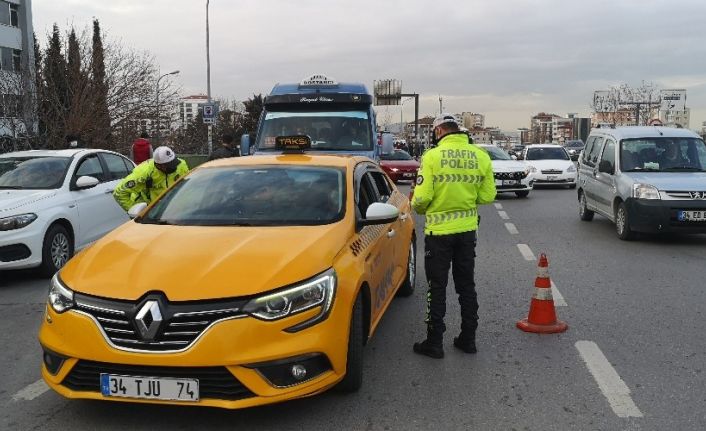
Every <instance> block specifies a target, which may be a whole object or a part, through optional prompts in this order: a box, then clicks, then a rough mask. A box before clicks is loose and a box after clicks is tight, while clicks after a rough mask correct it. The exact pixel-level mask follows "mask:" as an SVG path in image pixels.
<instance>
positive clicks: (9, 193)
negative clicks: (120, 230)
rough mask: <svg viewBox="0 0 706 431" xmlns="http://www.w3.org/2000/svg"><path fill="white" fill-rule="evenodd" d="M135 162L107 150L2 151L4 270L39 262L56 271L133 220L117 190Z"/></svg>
mask: <svg viewBox="0 0 706 431" xmlns="http://www.w3.org/2000/svg"><path fill="white" fill-rule="evenodd" d="M134 167H135V164H134V163H133V162H132V161H131V160H129V159H128V158H126V157H124V156H122V155H120V154H117V153H113V152H110V151H102V150H86V149H76V150H46V151H43V150H35V151H22V152H14V153H6V154H2V155H0V270H3V269H19V268H31V267H36V266H39V267H40V269H41V271H42V273H43V274H45V275H51V274H53V273H55V272H56V271H57V270H58V269H59V268H61V267H62V266H63V265H64V264H65V263H66V261H68V260H69V258H71V256H73V254H74V251H75V250H80V249H82V248H84V247H86V246H87V245H89V244H90V243H92V242H94V241H96V240H97V239H99V238H100V237H102V236H103V235H105V234H106V233H108V232H110V231H111V230H113V229H114V228H116V227H117V226H118V225H120V224H122V223H124V222H125V221H127V220H128V216H127V214H126V213H125V211H124V210H123V209H122V208H120V206H119V205H118V204H117V203H116V202H115V200H114V199H113V195H112V193H113V189H114V188H115V186H116V185H117V183H118V181H119V180H120V179H121V178H123V177H124V176H126V175H127V174H128V173H129V172H131V171H132V169H133V168H134Z"/></svg>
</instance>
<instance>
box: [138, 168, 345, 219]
mask: <svg viewBox="0 0 706 431" xmlns="http://www.w3.org/2000/svg"><path fill="white" fill-rule="evenodd" d="M345 185H346V179H345V171H344V170H343V169H339V168H334V167H302V166H293V165H276V166H255V167H253V166H228V167H218V168H205V169H200V170H197V171H195V172H193V173H192V174H191V175H189V176H188V177H187V178H185V179H184V180H183V181H181V182H180V183H179V184H177V185H176V186H175V187H174V188H172V189H170V190H169V191H167V192H166V193H165V194H164V195H162V196H161V197H160V199H159V201H158V202H157V203H156V204H155V205H154V206H153V207H152V208H151V209H150V210H149V211H148V212H147V214H145V216H144V217H142V218H140V219H139V220H138V222H139V223H148V224H170V225H171V224H174V225H187V226H301V225H304V226H306V225H324V224H329V223H333V222H336V221H338V220H340V219H342V218H343V215H344V213H345V207H346V205H345V202H346V200H345V190H346V186H345Z"/></svg>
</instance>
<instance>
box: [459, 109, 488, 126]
mask: <svg viewBox="0 0 706 431" xmlns="http://www.w3.org/2000/svg"><path fill="white" fill-rule="evenodd" d="M459 124H461V125H462V126H463V127H465V128H466V129H473V128H476V127H480V128H483V127H485V115H483V114H476V113H474V112H462V113H461V123H459Z"/></svg>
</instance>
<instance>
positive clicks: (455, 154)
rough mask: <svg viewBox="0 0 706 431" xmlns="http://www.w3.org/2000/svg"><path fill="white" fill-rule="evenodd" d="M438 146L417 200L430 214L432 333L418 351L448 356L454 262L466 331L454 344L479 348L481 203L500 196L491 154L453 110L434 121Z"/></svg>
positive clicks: (425, 162)
mask: <svg viewBox="0 0 706 431" xmlns="http://www.w3.org/2000/svg"><path fill="white" fill-rule="evenodd" d="M433 133H434V139H435V140H436V141H438V145H437V146H436V147H435V148H432V149H430V150H428V151H427V152H426V153H424V155H423V156H422V161H421V167H420V168H419V174H418V176H417V185H416V187H415V188H414V198H413V200H412V205H413V207H414V209H415V211H416V212H417V213H419V214H423V215H424V216H425V226H424V235H425V236H424V250H425V253H424V271H425V273H426V278H427V282H428V284H429V290H428V293H427V315H426V320H425V322H426V324H427V338H426V340H424V341H422V342H420V343H415V344H414V351H415V352H416V353H419V354H422V355H427V356H430V357H433V358H443V357H444V349H443V334H444V331H445V330H446V326H445V325H444V315H445V314H446V285H447V283H448V275H449V268H450V267H451V268H452V274H453V281H454V286H455V288H456V293H458V301H459V303H460V304H461V332H460V334H459V335H458V337H455V338H454V346H456V347H457V348H459V349H461V350H462V351H464V352H467V353H475V352H476V344H475V336H476V328H477V327H478V300H477V298H476V289H475V282H474V276H473V273H474V268H475V255H476V252H475V248H476V230H477V229H478V211H477V207H478V205H482V204H489V203H491V202H493V201H494V200H495V194H496V190H495V179H494V177H493V168H492V165H491V162H490V157H489V156H488V154H487V153H486V152H485V151H484V150H483V149H481V148H478V147H476V146H475V145H470V144H469V141H468V135H467V134H466V133H464V132H461V131H460V129H459V126H458V124H457V123H456V119H455V118H454V116H453V115H451V114H442V115H440V116H438V117H436V119H434V123H433Z"/></svg>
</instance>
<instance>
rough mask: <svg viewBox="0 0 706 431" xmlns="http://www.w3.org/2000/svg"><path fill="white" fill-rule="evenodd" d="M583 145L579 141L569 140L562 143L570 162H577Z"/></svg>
mask: <svg viewBox="0 0 706 431" xmlns="http://www.w3.org/2000/svg"><path fill="white" fill-rule="evenodd" d="M583 147H584V143H583V141H582V140H580V139H576V140H569V141H566V142H565V143H564V148H566V151H567V152H568V153H569V157H571V160H573V161H577V160H578V159H579V154H581V151H583Z"/></svg>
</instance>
